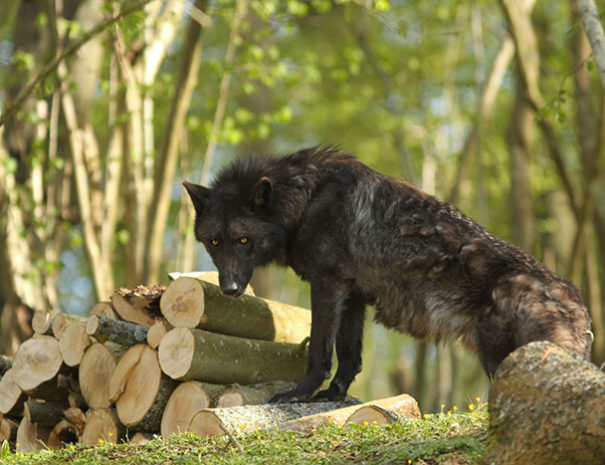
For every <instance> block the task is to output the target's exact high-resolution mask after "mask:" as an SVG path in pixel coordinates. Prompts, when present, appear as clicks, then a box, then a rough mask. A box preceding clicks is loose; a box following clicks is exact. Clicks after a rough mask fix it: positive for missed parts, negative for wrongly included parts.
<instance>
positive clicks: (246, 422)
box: [189, 402, 351, 436]
mask: <svg viewBox="0 0 605 465" xmlns="http://www.w3.org/2000/svg"><path fill="white" fill-rule="evenodd" d="M348 405H351V403H350V402H310V403H292V404H262V405H242V406H239V407H229V408H209V409H204V410H202V411H201V412H198V413H197V414H196V415H195V416H194V417H193V419H192V420H191V425H190V427H189V431H191V432H192V433H196V434H199V435H200V436H222V435H224V434H226V432H227V431H229V432H232V433H238V432H244V433H249V432H252V431H257V430H265V431H267V430H274V429H275V428H277V427H279V425H281V424H283V423H286V422H287V421H290V420H293V419H295V418H300V417H303V416H307V415H313V414H315V413H319V412H325V411H328V410H334V409H338V408H342V407H344V406H348Z"/></svg>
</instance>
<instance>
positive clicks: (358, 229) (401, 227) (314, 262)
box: [185, 148, 591, 401]
mask: <svg viewBox="0 0 605 465" xmlns="http://www.w3.org/2000/svg"><path fill="white" fill-rule="evenodd" d="M185 187H186V188H187V190H188V192H189V194H190V195H191V198H192V200H193V203H194V205H195V209H196V212H197V215H196V221H195V234H196V237H197V238H198V240H199V241H201V242H202V243H203V244H204V245H205V246H206V249H207V250H208V252H209V253H210V256H211V257H212V259H213V261H214V263H215V265H216V267H217V268H218V271H219V276H220V286H221V288H222V290H223V292H225V293H229V294H232V295H234V296H237V295H239V294H241V293H242V292H243V291H244V289H245V288H246V285H247V284H248V281H249V280H250V277H251V276H252V271H253V269H254V268H255V267H256V266H259V265H266V264H268V263H270V262H277V263H279V264H281V265H285V266H291V267H292V268H293V269H294V271H295V272H296V273H297V274H298V275H299V276H301V277H302V278H303V279H304V280H307V281H309V282H310V284H311V310H312V329H311V341H310V347H309V364H308V370H307V373H306V375H305V377H304V379H303V380H302V382H301V383H300V384H299V385H298V387H297V388H296V389H295V390H294V391H291V392H287V393H284V394H281V395H279V396H276V398H275V400H278V401H289V400H306V399H309V398H311V397H312V396H313V394H314V392H315V391H316V390H317V388H318V387H319V386H320V385H321V384H322V382H323V381H324V379H326V378H328V377H330V369H331V355H332V348H333V346H334V343H336V352H337V355H338V370H337V372H336V375H335V376H334V379H333V380H332V383H331V384H330V387H329V388H328V389H327V390H325V391H322V392H320V393H318V394H317V395H316V396H315V398H321V399H338V398H342V397H343V396H344V395H345V394H346V392H347V389H348V387H349V385H350V384H351V382H352V381H353V379H354V377H355V375H356V374H357V373H358V372H359V371H360V370H361V337H362V330H363V319H364V310H365V306H366V304H371V305H375V307H376V320H378V321H380V322H381V323H383V324H384V325H386V326H387V327H390V328H395V329H397V330H399V331H402V332H405V333H408V334H411V335H413V336H415V337H418V338H423V337H426V336H428V335H433V336H434V337H436V338H437V339H438V338H440V337H442V336H453V337H461V338H462V340H463V341H464V343H465V344H466V345H467V346H468V347H469V348H471V349H472V350H474V351H475V352H476V353H477V354H478V356H479V359H480V360H481V363H482V364H483V367H484V369H485V371H486V373H488V374H489V375H491V374H493V372H494V371H495V370H496V367H497V366H498V364H499V363H500V362H501V361H502V360H503V359H504V358H505V357H506V356H507V355H508V354H509V353H510V352H511V351H513V350H514V349H516V348H517V347H519V346H521V345H523V344H526V343H528V342H530V341H536V340H549V341H553V342H555V343H557V344H559V345H561V346H563V347H565V348H567V349H569V350H572V351H574V352H578V353H580V354H582V355H583V356H584V357H586V358H588V357H589V351H590V345H591V337H590V336H591V333H590V318H589V316H588V313H587V311H586V308H585V306H584V304H583V303H582V300H581V298H580V296H579V294H578V291H577V290H576V288H575V287H574V286H573V285H572V284H571V283H570V282H568V281H566V280H565V279H562V278H560V277H558V276H555V275H554V274H553V273H552V272H551V271H549V270H548V269H547V268H546V267H545V266H544V265H543V264H542V263H540V262H539V261H537V260H536V259H534V258H533V257H531V256H529V255H528V254H526V253H525V252H523V251H522V250H520V249H519V248H517V247H515V246H514V245H512V244H510V243H508V242H506V241H504V240H502V239H500V238H498V237H496V236H493V235H492V234H490V233H489V232H487V231H486V230H485V229H484V228H482V227H481V226H479V225H478V224H477V223H475V222H474V221H473V220H471V219H470V218H468V217H467V216H465V215H464V214H463V213H461V212H460V211H459V210H458V209H457V208H456V207H454V206H452V205H450V204H447V203H445V202H442V201H440V200H438V199H436V198H435V197H432V196H430V195H427V194H425V193H423V192H421V191H419V190H418V189H416V188H415V187H413V186H411V185H409V184H406V183H404V182H402V181H400V180H398V179H395V178H392V177H389V176H385V175H383V174H380V173H378V172H376V171H374V170H372V169H371V168H369V167H368V166H366V165H364V164H362V163H361V162H359V161H357V160H356V159H355V158H354V157H352V156H350V155H348V154H344V153H341V152H339V151H337V150H335V149H316V148H312V149H307V150H301V151H299V152H296V153H294V154H292V155H288V156H286V157H283V158H252V157H248V158H242V159H240V160H237V161H236V162H234V163H233V164H232V165H231V166H229V167H228V168H226V169H224V170H223V171H222V172H221V173H220V174H219V175H218V177H217V179H216V180H215V182H214V183H213V185H212V187H211V188H210V189H207V188H205V187H202V186H197V185H194V184H189V183H185ZM242 237H244V238H246V239H247V240H246V239H244V240H243V242H245V243H242V240H241V238H242ZM212 240H215V241H218V242H217V244H218V245H213V244H212Z"/></svg>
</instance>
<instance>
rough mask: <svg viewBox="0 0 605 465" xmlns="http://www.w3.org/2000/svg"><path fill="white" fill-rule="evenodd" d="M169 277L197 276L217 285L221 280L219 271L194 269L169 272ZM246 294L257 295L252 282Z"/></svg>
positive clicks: (196, 277) (172, 278)
mask: <svg viewBox="0 0 605 465" xmlns="http://www.w3.org/2000/svg"><path fill="white" fill-rule="evenodd" d="M168 277H169V278H170V279H171V280H172V281H176V280H177V279H179V278H195V279H201V280H202V281H206V282H207V283H210V284H214V285H215V286H218V285H219V281H218V272H217V271H192V272H190V273H179V272H176V271H174V272H172V273H168ZM244 294H248V295H252V296H253V295H256V294H255V293H254V289H252V286H251V285H250V284H248V285H247V286H246V290H245V291H244Z"/></svg>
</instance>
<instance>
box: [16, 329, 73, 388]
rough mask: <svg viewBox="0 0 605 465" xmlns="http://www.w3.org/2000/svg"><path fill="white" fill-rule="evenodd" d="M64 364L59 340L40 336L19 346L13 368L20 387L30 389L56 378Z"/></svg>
mask: <svg viewBox="0 0 605 465" xmlns="http://www.w3.org/2000/svg"><path fill="white" fill-rule="evenodd" d="M62 364H63V358H62V357H61V351H60V350H59V341H57V340H56V339H55V338H54V337H52V336H38V337H36V338H33V339H28V340H27V341H25V342H24V343H23V344H21V345H20V346H19V349H18V350H17V353H16V354H15V359H14V363H13V368H12V369H13V373H14V376H15V380H16V382H17V384H18V385H19V387H20V388H21V389H22V390H24V391H28V390H31V389H34V388H36V387H37V386H39V385H40V384H42V383H43V382H45V381H48V380H49V379H52V378H54V377H55V376H56V375H57V373H58V372H59V368H61V365H62Z"/></svg>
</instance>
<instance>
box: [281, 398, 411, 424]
mask: <svg viewBox="0 0 605 465" xmlns="http://www.w3.org/2000/svg"><path fill="white" fill-rule="evenodd" d="M400 416H401V417H406V418H412V419H415V420H419V419H420V410H419V409H418V402H416V399H414V398H413V397H412V396H410V395H408V394H400V395H398V396H394V397H387V398H385V399H378V400H373V401H370V402H366V403H364V404H361V405H349V406H346V407H342V408H339V409H336V410H329V411H325V412H320V413H316V414H313V415H309V416H304V417H301V418H297V419H295V420H290V421H288V422H286V423H283V424H282V425H279V428H280V429H282V430H288V431H301V432H306V433H310V432H312V431H315V430H316V429H317V428H318V427H319V426H321V425H325V424H336V425H340V426H343V425H345V424H346V423H347V422H349V421H350V422H351V423H355V424H364V422H365V421H368V419H369V420H376V421H377V422H378V421H382V423H381V424H385V423H393V422H394V421H396V420H397V419H398V418H399V417H400ZM368 423H370V422H368Z"/></svg>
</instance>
